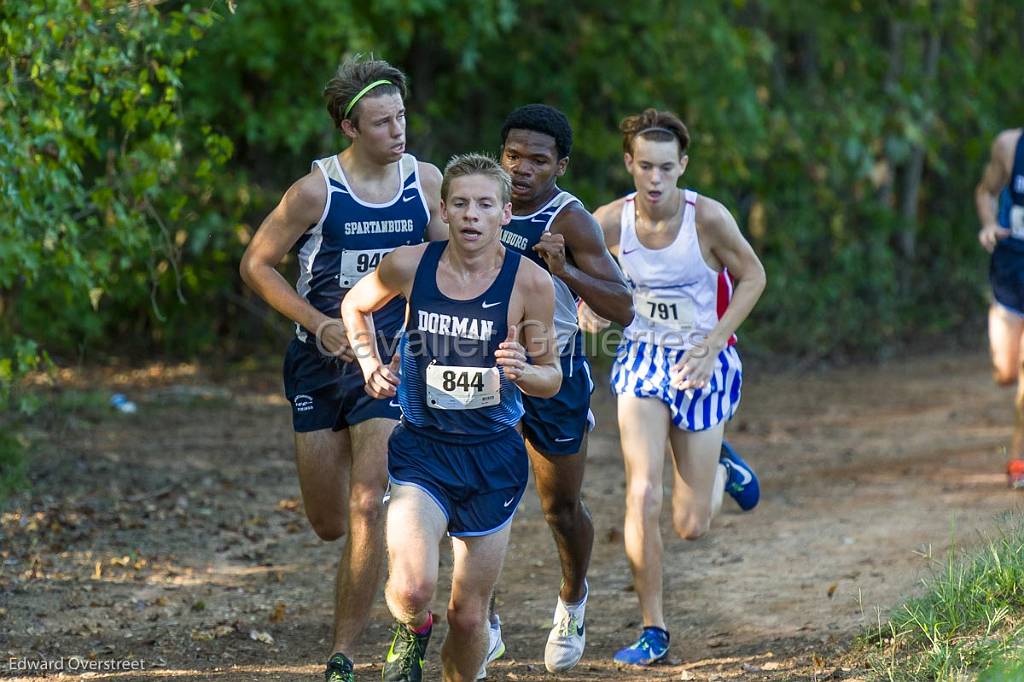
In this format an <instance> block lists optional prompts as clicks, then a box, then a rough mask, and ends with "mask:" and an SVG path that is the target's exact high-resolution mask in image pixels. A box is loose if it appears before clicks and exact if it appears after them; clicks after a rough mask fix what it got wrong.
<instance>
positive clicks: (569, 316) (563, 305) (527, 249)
mask: <svg viewBox="0 0 1024 682" xmlns="http://www.w3.org/2000/svg"><path fill="white" fill-rule="evenodd" d="M574 203H575V204H579V205H580V206H582V205H583V203H582V202H581V201H580V200H579V199H577V198H576V197H574V196H573V195H571V194H569V193H568V192H562V191H559V192H558V194H556V195H555V196H554V197H553V198H552V199H551V201H549V202H548V203H547V204H545V205H544V207H543V208H541V209H540V210H538V211H535V212H534V213H531V214H530V215H524V216H517V215H513V216H512V221H511V222H510V223H509V224H508V225H505V226H504V227H503V228H502V229H501V241H502V243H503V244H504V245H505V246H507V247H509V248H510V249H512V250H514V251H516V252H518V253H521V254H522V255H524V256H526V257H527V258H529V259H530V260H532V261H533V262H534V263H536V264H537V265H539V266H541V267H542V268H544V270H545V271H547V270H548V266H547V263H545V262H544V259H543V258H542V257H541V256H540V254H539V253H537V252H536V251H534V250H533V247H534V246H536V245H537V243H538V242H540V236H541V235H542V234H544V233H545V232H548V231H549V230H550V229H551V224H552V223H553V222H554V221H555V218H556V217H558V214H559V213H561V212H562V209H564V208H566V207H567V206H570V205H572V204H574ZM566 255H570V254H566ZM551 279H552V281H553V282H554V285H555V337H556V339H557V340H558V351H559V354H561V355H566V354H574V355H579V354H580V353H581V352H582V350H581V349H579V348H575V345H574V342H576V341H578V339H579V333H578V332H579V321H578V320H577V318H576V305H577V304H578V303H579V297H577V296H576V294H574V293H573V292H572V290H571V289H570V288H569V287H568V285H566V283H565V282H563V281H562V280H560V279H559V278H557V277H552V278H551Z"/></svg>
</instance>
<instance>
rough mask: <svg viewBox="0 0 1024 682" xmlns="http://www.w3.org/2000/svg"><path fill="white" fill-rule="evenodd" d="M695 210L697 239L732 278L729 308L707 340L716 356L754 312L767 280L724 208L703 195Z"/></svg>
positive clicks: (746, 242) (761, 267)
mask: <svg viewBox="0 0 1024 682" xmlns="http://www.w3.org/2000/svg"><path fill="white" fill-rule="evenodd" d="M696 210H697V216H696V218H697V225H698V230H699V235H700V238H701V239H702V240H703V241H704V242H705V243H706V244H707V245H708V246H709V247H710V249H711V253H712V254H713V255H714V256H715V258H717V259H718V261H719V262H720V263H721V264H722V265H723V266H724V267H725V268H726V269H727V270H728V271H729V274H730V275H731V276H732V279H733V294H732V299H731V300H730V301H729V306H728V308H726V310H725V314H724V315H722V318H721V319H720V320H719V321H718V323H717V324H716V325H715V328H714V329H712V330H711V333H710V334H709V335H708V339H707V344H708V345H709V346H710V350H711V351H712V353H713V354H714V355H716V356H717V355H718V353H719V352H720V351H722V350H723V349H724V348H725V346H726V344H727V343H728V342H729V338H730V337H731V336H732V335H733V333H734V332H735V331H736V329H738V328H739V326H740V324H742V323H743V321H744V320H745V319H747V316H748V315H749V314H750V311H751V310H753V309H754V305H755V304H756V303H757V300H758V299H759V298H761V293H762V292H763V291H764V287H765V284H766V282H767V280H766V278H765V273H764V266H762V265H761V261H760V259H758V257H757V254H756V253H754V249H753V248H751V246H750V243H749V242H748V241H747V240H746V239H745V238H744V236H743V234H742V233H741V232H740V228H739V226H738V225H737V224H736V220H735V219H734V218H733V217H732V214H731V213H730V212H729V210H728V209H727V208H726V207H725V206H723V205H722V204H720V203H719V202H717V201H715V200H714V199H709V198H707V197H703V196H702V197H700V198H698V199H697V209H696Z"/></svg>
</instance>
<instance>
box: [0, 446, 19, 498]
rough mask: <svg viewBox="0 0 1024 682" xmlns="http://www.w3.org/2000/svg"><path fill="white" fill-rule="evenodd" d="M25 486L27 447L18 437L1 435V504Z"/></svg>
mask: <svg viewBox="0 0 1024 682" xmlns="http://www.w3.org/2000/svg"><path fill="white" fill-rule="evenodd" d="M24 485H25V447H24V445H23V443H22V441H21V439H20V437H19V436H18V435H15V434H12V433H0V502H3V501H4V500H5V499H6V498H7V497H8V496H9V495H10V494H12V493H14V492H16V491H17V490H19V489H21V488H22V487H23V486H24Z"/></svg>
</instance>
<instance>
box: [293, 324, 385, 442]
mask: <svg viewBox="0 0 1024 682" xmlns="http://www.w3.org/2000/svg"><path fill="white" fill-rule="evenodd" d="M364 386H365V381H364V380H363V373H362V370H360V369H359V364H358V363H356V362H343V361H341V360H338V359H337V358H334V357H332V356H329V355H324V354H322V353H321V352H320V351H319V349H317V347H316V345H315V344H312V343H304V342H302V341H300V340H299V339H292V341H291V343H290V344H288V350H287V352H286V353H285V356H284V395H285V397H286V398H288V402H290V403H291V404H292V428H293V429H294V430H295V432H296V433H306V432H309V431H320V430H322V429H332V430H334V431H341V430H343V429H347V428H348V427H350V426H353V425H355V424H358V423H360V422H364V421H366V420H367V419H376V418H382V419H396V420H397V419H399V418H401V416H402V411H401V409H399V407H398V400H396V399H394V398H392V399H390V400H387V399H374V398H371V397H370V396H369V395H367V393H366V390H365V388H364Z"/></svg>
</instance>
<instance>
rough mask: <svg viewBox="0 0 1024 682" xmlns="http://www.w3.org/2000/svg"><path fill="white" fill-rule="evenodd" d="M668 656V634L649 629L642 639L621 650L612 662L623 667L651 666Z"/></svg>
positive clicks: (613, 657)
mask: <svg viewBox="0 0 1024 682" xmlns="http://www.w3.org/2000/svg"><path fill="white" fill-rule="evenodd" d="M666 656H668V633H667V632H665V631H664V630H662V629H661V628H655V627H647V628H644V631H643V632H642V633H640V639H638V640H636V642H634V643H633V644H630V645H629V646H627V647H626V648H625V649H619V650H618V651H616V652H615V655H614V656H612V660H613V661H615V662H616V663H621V664H622V665H651V664H652V663H657V662H658V661H660V660H661V659H663V658H665V657H666Z"/></svg>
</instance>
